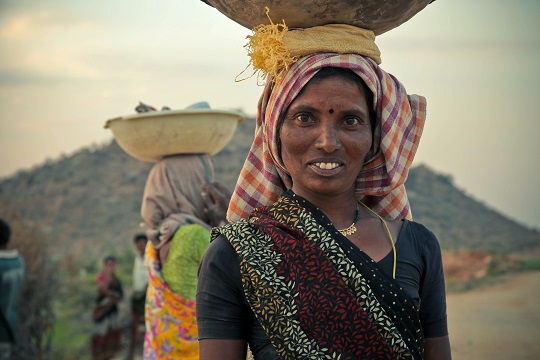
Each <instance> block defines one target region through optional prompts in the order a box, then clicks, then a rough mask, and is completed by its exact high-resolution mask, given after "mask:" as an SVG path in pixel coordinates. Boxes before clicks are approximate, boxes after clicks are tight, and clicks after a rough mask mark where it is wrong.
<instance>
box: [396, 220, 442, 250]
mask: <svg viewBox="0 0 540 360" xmlns="http://www.w3.org/2000/svg"><path fill="white" fill-rule="evenodd" d="M400 236H403V237H404V239H406V240H408V241H412V242H414V243H416V245H418V246H419V247H420V248H424V249H430V250H436V251H439V249H440V244H439V240H438V239H437V237H436V236H435V234H434V233H433V231H431V230H430V229H428V228H427V227H426V226H425V225H424V224H422V223H419V222H416V221H413V220H407V219H404V220H403V227H402V231H401V234H400Z"/></svg>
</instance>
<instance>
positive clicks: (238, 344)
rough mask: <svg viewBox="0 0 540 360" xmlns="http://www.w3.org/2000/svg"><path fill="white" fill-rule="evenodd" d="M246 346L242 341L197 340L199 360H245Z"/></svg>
mask: <svg viewBox="0 0 540 360" xmlns="http://www.w3.org/2000/svg"><path fill="white" fill-rule="evenodd" d="M246 351H247V345H246V342H245V341H244V340H226V339H204V340H199V359H200V360H215V359H220V360H246Z"/></svg>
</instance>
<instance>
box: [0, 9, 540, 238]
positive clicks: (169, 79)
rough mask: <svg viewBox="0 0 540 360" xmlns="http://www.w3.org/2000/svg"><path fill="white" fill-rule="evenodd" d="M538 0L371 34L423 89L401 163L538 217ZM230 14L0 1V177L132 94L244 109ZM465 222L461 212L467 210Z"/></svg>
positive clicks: (177, 103)
mask: <svg viewBox="0 0 540 360" xmlns="http://www.w3.org/2000/svg"><path fill="white" fill-rule="evenodd" d="M539 14H540V1H537V0H520V1H512V2H510V1H503V0H475V1H467V0H437V1H436V2H435V3H433V4H431V5H429V6H428V7H427V8H426V9H424V10H423V11H422V12H420V13H419V14H418V15H416V17H414V18H413V19H411V20H410V21H409V22H407V23H406V24H403V25H401V26H400V27H398V28H396V29H393V30H391V31H389V32H387V33H385V34H383V35H381V36H379V37H378V38H377V40H376V42H377V44H378V45H379V47H380V49H381V52H382V59H383V62H382V65H381V66H382V68H383V69H384V70H386V71H387V72H390V73H392V74H393V75H395V76H396V77H397V78H398V79H399V80H400V81H401V82H402V83H403V84H404V85H405V87H406V89H407V91H408V92H409V93H417V94H420V95H424V96H426V98H427V100H428V118H427V122H426V127H425V131H424V135H423V138H422V141H421V144H420V147H419V151H418V154H417V156H416V159H415V162H414V164H416V165H418V164H421V163H423V164H426V165H428V166H429V167H431V168H432V169H434V170H436V171H438V172H441V173H444V174H450V175H452V176H453V178H454V183H455V184H456V185H457V186H458V187H459V188H460V189H462V190H464V191H465V192H466V193H467V194H468V195H472V196H473V197H474V198H476V199H477V200H480V201H482V202H483V203H485V204H487V205H489V206H490V207H493V208H495V209H496V210H498V211H500V212H501V213H503V214H505V215H507V216H509V217H511V218H513V219H515V220H517V221H518V222H520V223H522V224H525V225H529V226H534V227H536V228H537V229H540V190H539V189H538V183H539V182H540V161H539V157H540V141H539V140H538V136H539V135H540V121H539V120H540V119H539V115H538V114H537V113H538V110H537V109H536V108H535V106H536V104H537V103H538V102H540V71H539V70H538V69H537V67H538V66H539V65H540V21H538V16H539ZM249 34H250V30H248V29H245V28H243V27H241V26H240V25H238V24H236V23H235V22H233V21H232V20H230V19H228V18H226V17H225V16H224V15H222V14H220V13H219V12H218V11H217V10H215V9H212V8H211V7H209V6H207V5H205V4H204V3H202V2H201V1H199V0H154V1H150V0H129V1H128V0H114V1H109V0H107V1H105V0H95V1H81V0H41V1H35V0H0V154H1V155H0V178H1V177H7V176H11V175H13V174H14V173H15V172H16V171H18V170H21V169H30V168H32V167H33V166H35V165H40V164H43V163H44V162H45V161H46V160H47V159H52V160H55V159H58V158H59V157H60V156H61V155H70V154H72V153H73V152H75V151H77V150H79V149H80V148H82V147H87V146H90V145H93V144H102V143H104V142H105V141H109V140H110V139H112V134H111V133H110V131H109V130H106V129H104V128H103V125H104V124H105V122H106V120H107V119H110V118H112V117H116V116H121V115H128V114H133V113H134V107H135V106H136V105H137V103H138V101H139V100H141V101H143V102H145V103H148V104H150V105H153V106H156V107H161V106H163V105H167V106H169V107H171V108H173V109H182V108H185V107H186V106H188V105H190V104H192V103H195V102H198V101H208V102H209V103H210V105H211V106H212V107H219V108H242V109H243V110H244V111H245V112H246V113H248V114H251V115H254V114H255V109H256V104H257V101H258V98H259V95H260V93H261V91H262V87H260V86H258V85H257V82H256V79H255V78H252V79H248V80H246V81H243V82H235V78H236V76H237V75H238V74H240V73H241V72H242V70H244V68H245V67H246V66H247V64H248V58H247V56H246V52H245V49H244V48H243V46H244V44H245V37H246V36H247V35H249ZM471 221H474V219H471Z"/></svg>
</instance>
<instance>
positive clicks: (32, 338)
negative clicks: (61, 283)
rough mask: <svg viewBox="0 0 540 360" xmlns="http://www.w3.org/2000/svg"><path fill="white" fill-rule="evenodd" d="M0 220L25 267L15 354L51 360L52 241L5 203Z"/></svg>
mask: <svg viewBox="0 0 540 360" xmlns="http://www.w3.org/2000/svg"><path fill="white" fill-rule="evenodd" d="M0 218H2V219H4V221H6V222H7V223H8V224H9V226H10V227H11V239H10V242H9V244H8V247H9V248H16V249H18V251H19V253H20V254H21V255H22V257H23V258H24V261H25V264H26V278H25V282H24V285H23V288H22V293H21V297H20V299H19V329H18V338H17V344H16V347H15V349H14V351H13V354H16V358H17V359H21V360H26V359H38V360H41V359H50V358H51V356H50V354H51V342H52V331H53V326H54V321H55V317H54V312H53V307H52V300H53V297H54V294H55V291H56V289H57V287H58V277H57V269H56V268H57V266H56V264H55V262H54V261H53V260H52V258H51V253H50V251H49V250H48V246H47V245H48V243H49V241H50V239H48V237H47V236H46V235H45V234H44V233H43V231H42V230H41V227H40V226H39V224H37V223H35V222H31V221H28V220H26V219H23V218H22V217H21V216H20V215H19V214H17V213H16V212H13V211H11V209H10V208H9V206H8V205H7V204H6V203H4V202H0Z"/></svg>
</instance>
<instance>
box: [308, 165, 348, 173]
mask: <svg viewBox="0 0 540 360" xmlns="http://www.w3.org/2000/svg"><path fill="white" fill-rule="evenodd" d="M309 166H310V168H311V169H312V170H313V171H314V172H315V173H316V174H318V175H320V176H333V175H335V174H337V173H338V172H340V171H341V169H342V168H343V165H342V164H340V163H336V162H315V163H311V164H310V165H309Z"/></svg>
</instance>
